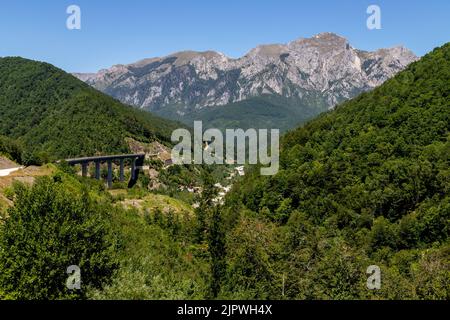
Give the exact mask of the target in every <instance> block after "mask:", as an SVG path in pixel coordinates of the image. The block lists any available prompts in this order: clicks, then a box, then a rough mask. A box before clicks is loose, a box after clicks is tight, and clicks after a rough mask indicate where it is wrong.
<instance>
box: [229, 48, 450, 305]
mask: <svg viewBox="0 0 450 320" xmlns="http://www.w3.org/2000/svg"><path fill="white" fill-rule="evenodd" d="M449 92H450V44H446V45H444V46H443V47H441V48H438V49H435V50H434V51H433V52H431V53H430V54H428V55H426V56H425V57H424V58H422V59H421V60H420V61H419V62H416V63H413V64H412V65H410V66H409V67H408V68H407V69H406V70H405V71H403V72H401V73H400V74H398V75H397V76H396V77H394V78H393V79H391V80H388V81H387V82H386V83H385V84H383V85H382V86H380V87H379V88H377V89H375V90H373V91H372V92H369V93H365V94H362V95H360V96H359V97H357V98H355V99H353V100H350V101H348V102H346V103H344V104H342V105H340V106H339V107H338V108H337V109H336V110H335V111H331V112H328V113H326V114H323V115H322V116H320V117H319V118H318V119H315V120H313V121H311V122H310V123H308V124H307V125H306V126H304V127H302V128H299V129H297V130H295V131H293V132H290V133H289V134H287V135H286V136H285V137H284V139H283V142H282V151H281V170H280V172H279V173H278V174H277V175H275V176H273V177H270V178H265V177H261V176H259V170H254V171H253V172H252V173H251V174H250V175H248V176H247V177H246V179H245V180H244V181H243V182H242V183H241V184H240V185H237V186H236V187H235V190H234V191H233V193H232V194H231V195H230V197H229V199H228V203H227V205H228V206H229V207H230V208H228V209H226V212H227V215H226V216H227V217H228V220H229V221H232V222H231V223H230V222H229V223H228V224H225V226H226V228H228V237H227V256H226V258H225V260H226V268H225V269H224V276H223V278H222V279H223V287H222V293H223V294H224V295H225V296H229V294H231V290H233V293H232V294H231V295H232V296H236V294H238V295H239V296H243V297H248V298H250V297H251V298H266V297H271V298H281V293H282V287H283V283H284V292H285V297H288V298H331V299H343V298H367V297H379V298H442V299H444V298H446V299H448V298H449V297H450V246H449V240H448V239H449V238H448V237H449V231H450V229H449V228H450V223H449V222H450V220H449V219H450V99H449ZM249 230H250V231H249ZM369 265H378V266H379V267H380V268H381V271H382V277H383V278H382V279H383V280H382V281H383V282H382V287H381V289H380V290H375V291H371V290H368V289H367V288H366V287H365V281H366V279H367V277H368V275H366V268H367V267H368V266H369Z"/></svg>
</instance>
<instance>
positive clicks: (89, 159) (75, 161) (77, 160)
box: [66, 153, 145, 165]
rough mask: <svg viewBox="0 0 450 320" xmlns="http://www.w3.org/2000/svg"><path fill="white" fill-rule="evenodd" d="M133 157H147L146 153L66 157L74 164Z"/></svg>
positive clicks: (68, 161)
mask: <svg viewBox="0 0 450 320" xmlns="http://www.w3.org/2000/svg"><path fill="white" fill-rule="evenodd" d="M133 158H145V154H144V153H139V154H120V155H113V156H97V157H85V158H74V159H66V162H67V163H68V164H70V165H74V164H82V163H86V162H106V161H110V160H111V161H114V160H121V159H133Z"/></svg>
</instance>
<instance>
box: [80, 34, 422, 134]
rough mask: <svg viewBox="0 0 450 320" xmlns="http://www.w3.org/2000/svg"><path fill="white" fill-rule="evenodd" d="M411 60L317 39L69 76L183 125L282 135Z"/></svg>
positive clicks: (399, 53)
mask: <svg viewBox="0 0 450 320" xmlns="http://www.w3.org/2000/svg"><path fill="white" fill-rule="evenodd" d="M415 60H417V57H416V56H415V55H414V54H413V53H412V52H411V51H410V50H408V49H406V48H404V47H401V46H398V47H394V48H390V49H379V50H377V51H374V52H367V51H362V50H358V49H355V48H353V47H352V46H351V45H350V44H349V42H348V41H347V40H346V39H345V38H343V37H341V36H338V35H336V34H333V33H321V34H318V35H316V36H314V37H312V38H306V39H305V38H300V39H297V40H295V41H292V42H290V43H288V44H272V45H261V46H258V47H256V48H254V49H252V50H251V51H250V52H249V53H248V54H246V55H245V56H243V57H241V58H238V59H232V58H229V57H227V56H225V55H224V54H222V53H219V52H214V51H207V52H194V51H183V52H178V53H174V54H172V55H169V56H166V57H161V58H151V59H145V60H142V61H139V62H136V63H133V64H129V65H116V66H113V67H111V68H110V69H106V70H101V71H99V72H98V73H94V74H75V75H76V76H77V77H78V78H79V79H81V80H83V81H85V82H87V83H88V84H90V85H92V86H93V87H95V88H97V89H99V90H101V91H103V92H104V93H106V94H109V95H111V96H113V97H115V98H117V99H119V100H120V101H122V102H124V103H127V104H131V105H134V106H136V107H139V108H142V109H145V110H149V111H153V112H156V113H157V114H160V115H162V116H165V117H168V118H171V119H177V120H182V121H184V122H186V123H188V124H189V123H190V124H192V121H193V120H205V121H206V122H208V123H209V124H210V125H215V126H218V127H226V126H240V127H279V128H281V129H288V128H292V127H294V126H295V125H297V124H299V123H302V122H304V121H305V120H307V119H310V118H312V117H314V116H315V115H317V114H318V113H320V112H322V111H326V110H328V109H330V108H333V107H334V106H335V105H336V104H338V103H339V102H342V101H344V100H347V99H349V98H352V97H354V96H356V95H358V94H359V93H361V92H364V91H368V90H371V89H373V88H375V87H377V86H379V85H380V84H382V83H383V82H384V81H386V80H387V79H389V78H391V77H392V76H393V75H395V74H396V73H397V72H399V71H401V70H403V69H404V68H405V67H406V66H407V65H408V64H410V63H411V62H413V61H415Z"/></svg>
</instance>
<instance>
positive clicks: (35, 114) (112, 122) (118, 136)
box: [0, 58, 179, 163]
mask: <svg viewBox="0 0 450 320" xmlns="http://www.w3.org/2000/svg"><path fill="white" fill-rule="evenodd" d="M0 119H1V121H0V135H3V136H7V137H9V138H11V139H15V140H17V141H18V143H19V144H20V145H21V147H22V148H23V149H24V150H23V154H22V158H23V162H25V163H33V162H47V161H49V160H54V159H57V158H64V157H71V156H85V155H94V154H96V153H120V152H127V151H128V146H127V144H126V142H125V138H126V137H131V138H134V139H136V140H139V141H143V142H148V141H153V140H159V141H168V139H169V138H170V133H171V132H172V130H173V129H174V128H176V127H179V125H178V124H176V123H174V122H170V121H167V120H162V119H160V118H158V117H156V116H153V115H152V114H150V113H148V112H143V111H139V110H136V109H133V108H131V107H129V106H125V105H123V104H121V103H120V102H118V101H117V100H114V99H113V98H110V97H109V96H106V95H104V94H102V93H100V92H98V91H96V90H94V89H92V88H91V87H89V86H88V85H86V84H84V83H83V82H82V81H80V80H78V79H76V78H75V77H73V76H71V75H69V74H67V73H65V72H64V71H62V70H60V69H57V68H55V67H53V66H51V65H49V64H47V63H41V62H35V61H31V60H26V59H22V58H1V59H0ZM0 152H1V151H0Z"/></svg>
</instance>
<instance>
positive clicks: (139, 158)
mask: <svg viewBox="0 0 450 320" xmlns="http://www.w3.org/2000/svg"><path fill="white" fill-rule="evenodd" d="M144 159H145V154H123V155H115V156H98V157H86V158H76V159H66V160H65V161H66V162H67V163H68V164H69V165H71V166H75V165H77V164H80V165H81V172H82V175H83V177H87V174H88V167H89V164H90V163H95V179H97V180H100V178H101V176H100V169H101V164H102V163H107V164H108V178H107V181H108V188H112V180H113V168H112V165H113V163H114V162H119V163H120V167H119V168H120V169H119V177H120V181H121V182H123V181H124V180H125V160H130V161H131V179H130V182H129V183H128V187H129V188H131V187H132V186H134V185H135V184H136V182H137V179H138V177H139V171H140V170H141V169H142V166H143V165H144Z"/></svg>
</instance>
